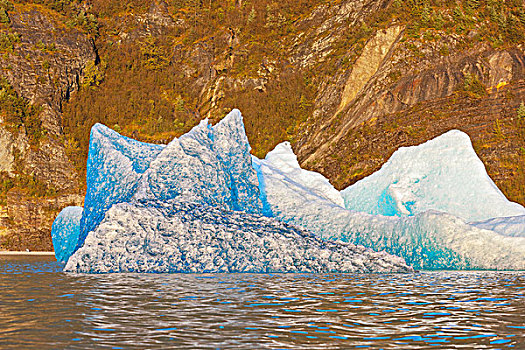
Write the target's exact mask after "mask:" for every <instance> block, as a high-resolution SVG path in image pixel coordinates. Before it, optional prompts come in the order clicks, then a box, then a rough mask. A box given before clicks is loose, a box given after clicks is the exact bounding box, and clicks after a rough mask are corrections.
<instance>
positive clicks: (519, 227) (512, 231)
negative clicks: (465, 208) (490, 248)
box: [470, 215, 525, 237]
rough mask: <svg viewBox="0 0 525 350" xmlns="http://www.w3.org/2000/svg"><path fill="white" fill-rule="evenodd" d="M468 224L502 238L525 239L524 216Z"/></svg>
mask: <svg viewBox="0 0 525 350" xmlns="http://www.w3.org/2000/svg"><path fill="white" fill-rule="evenodd" d="M470 224H471V225H473V226H476V227H478V228H481V229H485V230H490V231H494V232H497V233H499V234H501V235H504V236H510V237H525V215H520V216H511V217H504V218H492V219H488V220H485V221H477V222H471V223H470Z"/></svg>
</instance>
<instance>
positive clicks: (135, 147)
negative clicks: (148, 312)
mask: <svg viewBox="0 0 525 350" xmlns="http://www.w3.org/2000/svg"><path fill="white" fill-rule="evenodd" d="M89 152H90V154H89V156H88V171H87V181H88V186H87V187H88V190H87V193H86V200H85V208H84V212H83V214H82V218H81V220H80V225H79V232H80V235H79V237H78V239H77V240H76V241H77V244H76V248H75V249H74V250H73V251H69V250H68V251H64V252H61V254H62V255H63V257H64V258H63V261H66V264H65V268H64V269H65V271H70V272H86V273H109V272H157V273H160V272H196V273H203V272H410V271H413V269H412V268H411V267H409V266H408V265H407V264H406V263H405V261H404V260H403V259H402V258H399V257H396V256H392V255H390V254H388V253H386V252H384V251H382V252H375V251H373V250H371V249H367V248H364V247H362V246H356V245H354V244H351V243H347V242H340V241H336V240H334V241H328V242H327V241H324V240H322V239H321V238H319V237H317V236H315V235H313V234H312V233H311V232H308V231H306V230H303V229H300V228H297V227H294V226H292V225H289V224H286V223H283V222H281V221H279V220H278V219H277V218H274V217H269V216H271V212H269V211H268V210H267V209H268V203H267V201H266V199H265V195H264V192H261V191H260V182H259V178H258V174H257V172H256V170H255V168H254V166H253V163H252V156H251V155H250V145H249V143H248V139H247V137H246V133H245V130H244V124H243V121H242V116H241V114H240V112H239V111H238V110H233V111H232V112H231V113H230V114H228V115H227V116H226V117H225V118H224V119H223V120H222V121H220V122H219V123H217V124H216V125H214V126H212V125H210V124H209V123H208V121H207V120H203V121H202V122H201V123H199V125H197V126H196V127H194V128H193V129H192V130H191V131H190V132H188V133H187V134H185V135H183V136H181V137H180V138H176V139H174V140H173V141H172V142H170V143H169V144H168V145H165V146H158V145H151V144H146V143H141V142H138V141H135V140H131V139H128V138H125V137H123V136H121V135H119V134H118V133H116V132H114V131H112V130H110V129H108V128H106V127H104V126H102V125H100V124H97V125H95V126H94V127H93V130H92V132H91V142H90V149H89ZM303 175H304V174H303ZM303 178H306V179H308V181H307V183H315V184H317V185H316V186H318V187H321V188H322V185H323V184H322V183H323V181H319V180H320V178H319V177H316V176H315V175H314V174H310V175H307V176H303ZM315 178H317V180H316V181H313V180H312V179H315ZM305 181H306V180H305ZM326 184H327V181H325V183H324V186H325V187H326ZM321 192H322V191H321ZM331 195H332V196H335V195H336V193H335V192H334V191H331ZM339 202H340V204H342V199H339ZM334 205H336V204H335V203H334ZM59 217H60V215H59ZM58 219H59V218H57V220H58ZM57 231H61V232H56V233H55V236H56V237H57V238H58V240H61V239H62V240H64V239H65V238H66V237H68V235H72V234H73V233H72V232H70V231H68V228H66V227H64V226H63V225H62V226H61V225H59V224H58V223H57ZM61 246H62V245H61V244H60V242H57V244H56V245H55V247H59V248H58V249H60V247H61ZM68 255H69V256H68Z"/></svg>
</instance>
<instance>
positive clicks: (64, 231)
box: [51, 207, 84, 263]
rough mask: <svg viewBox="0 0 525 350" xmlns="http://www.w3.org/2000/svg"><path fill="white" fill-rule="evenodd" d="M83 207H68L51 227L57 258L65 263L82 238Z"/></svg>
mask: <svg viewBox="0 0 525 350" xmlns="http://www.w3.org/2000/svg"><path fill="white" fill-rule="evenodd" d="M83 210H84V209H83V208H82V207H66V208H64V209H62V211H61V212H60V213H59V214H58V215H57V217H56V218H55V221H53V226H52V227H51V239H52V240H53V248H54V250H55V258H56V259H57V261H59V262H61V263H65V262H66V261H67V260H68V259H69V257H70V256H71V254H73V252H74V251H75V249H76V247H77V244H78V240H79V236H80V219H81V218H82V212H83Z"/></svg>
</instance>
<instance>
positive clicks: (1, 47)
mask: <svg viewBox="0 0 525 350" xmlns="http://www.w3.org/2000/svg"><path fill="white" fill-rule="evenodd" d="M18 43H20V36H19V35H18V34H17V33H0V52H13V50H14V48H15V45H16V44H18Z"/></svg>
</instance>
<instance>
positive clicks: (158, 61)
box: [140, 36, 169, 70]
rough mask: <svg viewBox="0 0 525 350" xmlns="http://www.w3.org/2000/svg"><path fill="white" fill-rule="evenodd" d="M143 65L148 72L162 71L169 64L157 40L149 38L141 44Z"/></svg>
mask: <svg viewBox="0 0 525 350" xmlns="http://www.w3.org/2000/svg"><path fill="white" fill-rule="evenodd" d="M140 53H141V55H142V64H143V65H144V67H145V68H146V69H148V70H161V69H163V68H166V66H167V65H168V64H169V59H168V58H167V57H166V53H165V52H164V50H163V48H162V47H160V46H158V45H156V43H155V39H154V38H153V37H152V36H149V37H147V38H146V40H144V41H143V42H142V43H141V46H140Z"/></svg>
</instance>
